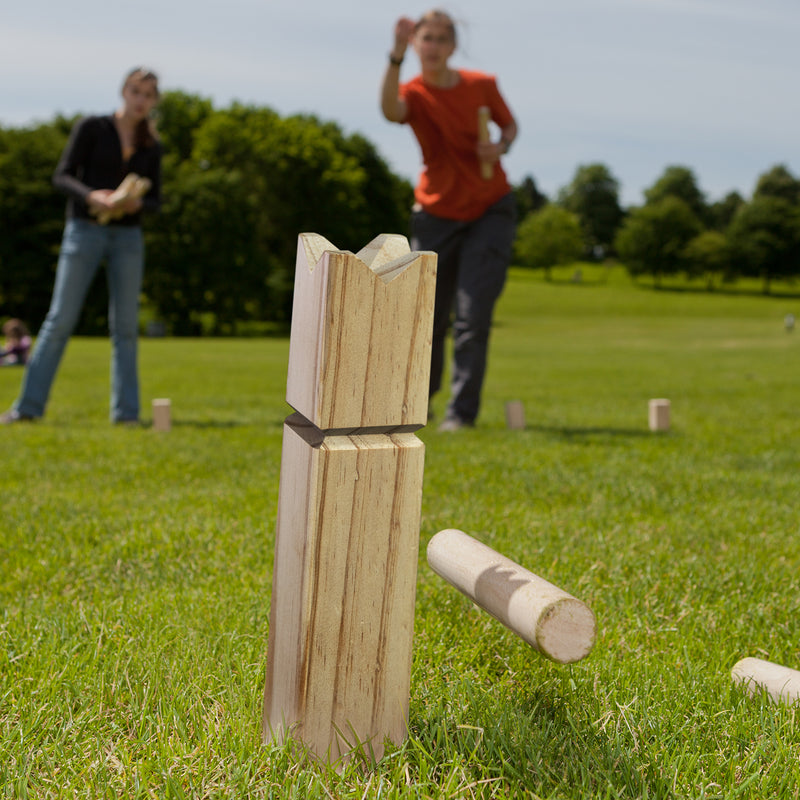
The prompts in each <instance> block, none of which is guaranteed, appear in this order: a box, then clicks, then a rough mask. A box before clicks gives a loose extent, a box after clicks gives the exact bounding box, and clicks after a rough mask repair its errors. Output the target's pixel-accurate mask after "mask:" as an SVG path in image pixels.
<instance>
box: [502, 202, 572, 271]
mask: <svg viewBox="0 0 800 800" xmlns="http://www.w3.org/2000/svg"><path fill="white" fill-rule="evenodd" d="M582 253H583V234H582V233H581V226H580V222H579V220H578V217H577V216H576V215H575V214H573V213H572V212H571V211H567V210H566V209H565V208H561V206H558V205H555V204H553V203H548V204H547V205H546V206H545V207H544V208H542V209H541V210H539V211H536V212H534V213H533V214H529V215H528V216H527V217H526V218H525V219H523V220H522V222H520V224H519V226H518V227H517V237H516V240H515V242H514V257H515V261H516V263H518V264H519V265H520V266H523V267H533V268H542V269H544V271H545V277H546V278H547V280H550V277H551V275H550V268H551V267H555V266H558V265H559V264H569V263H571V262H572V261H575V260H576V259H578V258H580V256H581V254H582Z"/></svg>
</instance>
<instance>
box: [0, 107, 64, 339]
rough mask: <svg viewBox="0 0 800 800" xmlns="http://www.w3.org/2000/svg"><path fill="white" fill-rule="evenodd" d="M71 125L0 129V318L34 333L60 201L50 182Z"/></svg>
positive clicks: (49, 277)
mask: <svg viewBox="0 0 800 800" xmlns="http://www.w3.org/2000/svg"><path fill="white" fill-rule="evenodd" d="M71 126H72V123H71V121H70V120H67V119H64V118H62V117H58V118H57V119H56V120H55V121H53V122H51V123H46V124H42V125H36V126H35V127H32V128H27V129H25V128H19V129H7V130H2V129H0V317H4V316H15V317H20V318H22V319H24V320H25V322H26V323H27V324H28V325H29V327H30V328H31V329H33V330H35V329H37V328H38V327H39V326H40V325H41V323H42V321H43V319H44V316H45V314H46V313H47V308H48V306H49V304H50V294H51V291H52V288H53V279H54V276H55V268H56V262H57V260H58V248H59V244H60V242H61V233H62V229H63V226H64V206H65V198H64V196H63V195H62V194H60V193H58V192H57V191H56V190H55V189H54V188H53V185H52V182H51V179H52V175H53V172H54V170H55V167H56V164H57V163H58V159H59V156H60V154H61V151H62V149H63V148H64V145H65V144H66V141H67V137H68V135H69V131H70V128H71Z"/></svg>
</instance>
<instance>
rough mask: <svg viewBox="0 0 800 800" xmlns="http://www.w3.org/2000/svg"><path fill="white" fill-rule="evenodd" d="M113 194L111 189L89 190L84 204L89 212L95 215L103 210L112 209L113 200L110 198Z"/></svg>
mask: <svg viewBox="0 0 800 800" xmlns="http://www.w3.org/2000/svg"><path fill="white" fill-rule="evenodd" d="M112 194H113V192H112V190H111V189H95V190H94V191H91V192H89V194H88V196H87V197H86V205H88V206H89V213H90V214H93V215H94V216H97V215H98V214H100V213H102V212H103V211H113V210H114V201H113V200H111V195H112Z"/></svg>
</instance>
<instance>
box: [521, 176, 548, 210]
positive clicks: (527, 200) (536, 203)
mask: <svg viewBox="0 0 800 800" xmlns="http://www.w3.org/2000/svg"><path fill="white" fill-rule="evenodd" d="M514 196H515V197H516V199H517V218H518V219H519V220H523V219H525V217H527V216H528V214H531V213H533V212H534V211H539V209H541V208H543V207H544V206H545V205H546V204H547V196H546V195H544V194H542V193H541V192H540V191H539V188H538V187H537V186H536V180H535V179H534V177H533V175H526V176H525V177H524V178H523V180H522V183H520V184H519V185H517V186H515V187H514Z"/></svg>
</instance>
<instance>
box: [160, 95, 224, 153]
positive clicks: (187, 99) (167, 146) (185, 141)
mask: <svg viewBox="0 0 800 800" xmlns="http://www.w3.org/2000/svg"><path fill="white" fill-rule="evenodd" d="M213 113H214V106H213V104H212V102H211V100H208V99H207V98H204V97H200V96H199V95H195V94H187V93H186V92H180V91H169V92H164V93H163V95H162V96H161V99H160V100H159V103H158V109H157V119H156V123H157V127H158V135H159V137H160V139H161V143H162V145H163V147H164V154H165V158H167V159H169V160H170V161H172V162H181V161H188V160H189V159H190V158H191V157H192V150H193V149H194V137H195V134H196V133H197V131H198V130H200V128H201V127H202V125H203V123H204V122H205V121H206V120H207V119H208V118H209V117H210V116H211V115H212V114H213Z"/></svg>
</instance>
